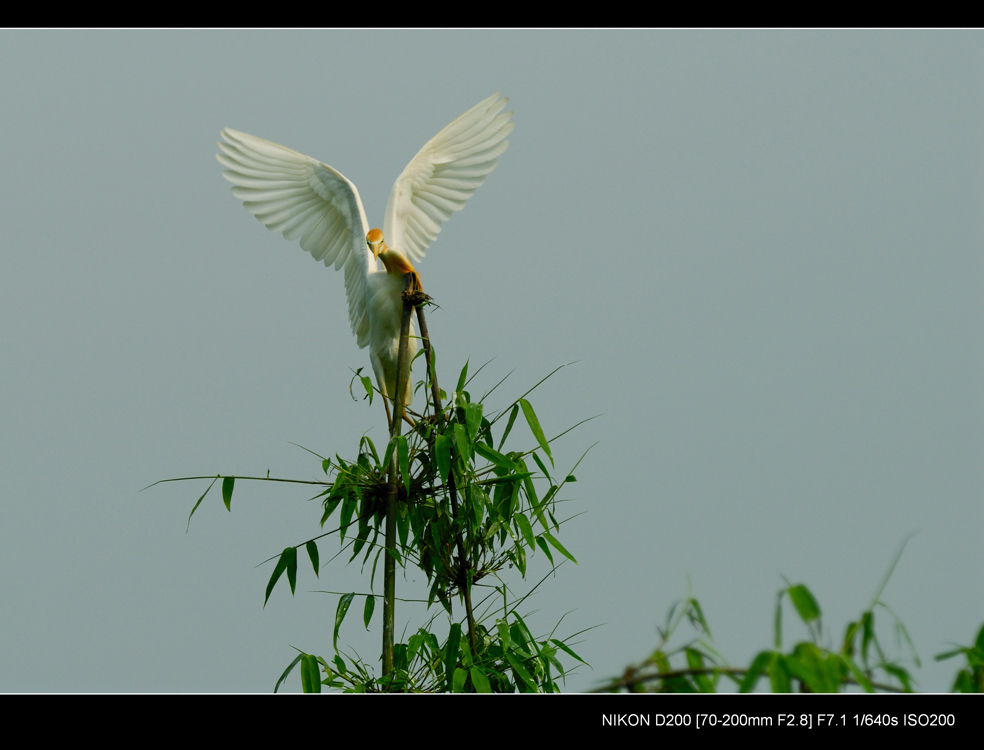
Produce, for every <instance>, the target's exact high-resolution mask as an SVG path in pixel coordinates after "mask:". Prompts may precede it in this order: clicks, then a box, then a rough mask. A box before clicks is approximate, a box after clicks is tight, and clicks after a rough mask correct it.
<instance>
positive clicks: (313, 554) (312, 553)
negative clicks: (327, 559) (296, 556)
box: [304, 540, 321, 578]
mask: <svg viewBox="0 0 984 750" xmlns="http://www.w3.org/2000/svg"><path fill="white" fill-rule="evenodd" d="M304 547H305V549H307V553H308V557H310V558H311V567H312V568H314V575H315V576H317V577H318V578H320V577H321V562H320V559H319V556H318V543H317V542H315V541H313V540H312V541H310V542H308V543H307V544H305V545H304Z"/></svg>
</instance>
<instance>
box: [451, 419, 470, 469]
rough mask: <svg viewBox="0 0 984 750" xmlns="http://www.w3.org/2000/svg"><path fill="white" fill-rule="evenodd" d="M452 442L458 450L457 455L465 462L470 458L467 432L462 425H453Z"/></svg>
mask: <svg viewBox="0 0 984 750" xmlns="http://www.w3.org/2000/svg"><path fill="white" fill-rule="evenodd" d="M454 442H455V446H456V447H457V448H458V455H459V456H461V457H462V458H463V459H465V460H467V459H468V458H470V457H471V443H469V442H468V430H467V429H466V428H465V426H464V425H463V424H459V423H455V425H454Z"/></svg>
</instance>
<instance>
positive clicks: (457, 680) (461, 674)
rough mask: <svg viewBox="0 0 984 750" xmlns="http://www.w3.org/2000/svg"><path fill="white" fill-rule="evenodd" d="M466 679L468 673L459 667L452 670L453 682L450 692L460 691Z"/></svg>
mask: <svg viewBox="0 0 984 750" xmlns="http://www.w3.org/2000/svg"><path fill="white" fill-rule="evenodd" d="M467 679H468V673H467V672H466V671H465V670H463V669H462V668H461V667H458V668H457V669H456V670H454V683H453V684H452V685H451V692H452V693H460V692H461V689H462V688H463V687H464V686H465V680H467Z"/></svg>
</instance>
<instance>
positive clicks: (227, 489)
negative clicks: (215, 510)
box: [222, 477, 236, 513]
mask: <svg viewBox="0 0 984 750" xmlns="http://www.w3.org/2000/svg"><path fill="white" fill-rule="evenodd" d="M235 483H236V478H235V477H223V479H222V502H224V503H225V507H226V510H227V511H229V512H230V513H232V486H233V485H234V484H235Z"/></svg>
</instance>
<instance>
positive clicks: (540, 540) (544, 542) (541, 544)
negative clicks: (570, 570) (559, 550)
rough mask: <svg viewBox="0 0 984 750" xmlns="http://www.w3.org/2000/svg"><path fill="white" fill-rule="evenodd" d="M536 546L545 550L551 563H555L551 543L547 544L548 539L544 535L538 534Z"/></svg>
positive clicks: (544, 552)
mask: <svg viewBox="0 0 984 750" xmlns="http://www.w3.org/2000/svg"><path fill="white" fill-rule="evenodd" d="M536 546H537V547H539V548H540V549H542V550H543V554H545V555H546V556H547V559H548V560H549V561H550V564H551V565H553V564H554V559H553V555H552V554H551V552H550V545H548V544H547V540H546V539H544V538H543V537H542V536H538V537H537V538H536Z"/></svg>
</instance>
